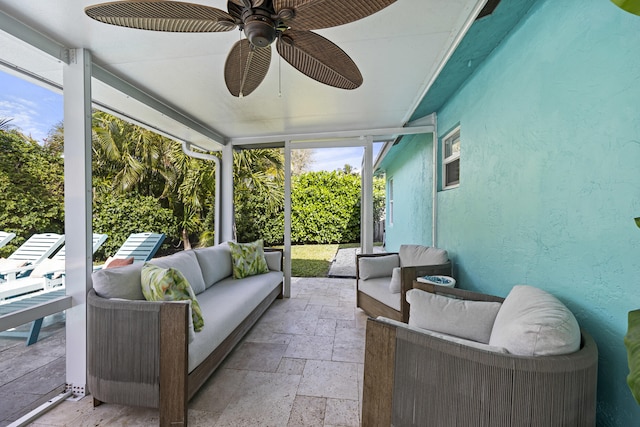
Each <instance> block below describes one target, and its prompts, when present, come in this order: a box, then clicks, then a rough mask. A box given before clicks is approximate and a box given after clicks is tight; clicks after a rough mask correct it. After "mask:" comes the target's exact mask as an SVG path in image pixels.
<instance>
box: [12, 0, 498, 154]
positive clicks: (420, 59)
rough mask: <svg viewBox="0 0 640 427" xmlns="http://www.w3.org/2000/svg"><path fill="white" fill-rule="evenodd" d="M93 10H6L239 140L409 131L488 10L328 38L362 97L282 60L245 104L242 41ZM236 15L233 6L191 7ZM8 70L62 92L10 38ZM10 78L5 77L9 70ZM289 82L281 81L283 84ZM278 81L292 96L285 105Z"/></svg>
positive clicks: (122, 99)
mask: <svg viewBox="0 0 640 427" xmlns="http://www.w3.org/2000/svg"><path fill="white" fill-rule="evenodd" d="M98 2H99V1H91V0H47V1H42V0H0V10H2V11H3V12H5V13H6V14H8V15H9V16H11V17H13V18H15V19H17V20H18V21H21V22H22V23H24V24H26V25H28V26H29V27H31V28H33V29H35V30H36V31H38V32H40V33H42V34H44V35H46V36H48V37H49V38H51V39H53V40H54V41H56V42H58V43H60V44H62V45H64V46H66V47H67V48H87V49H89V50H90V51H91V53H92V55H93V60H94V62H95V63H96V64H98V65H99V66H101V67H102V68H104V69H106V70H108V71H110V72H111V73H113V74H114V75H116V76H118V77H120V78H121V79H123V80H125V81H127V82H129V83H131V84H132V85H134V86H136V87H137V88H139V89H141V90H143V91H144V92H146V93H147V94H148V95H151V96H152V97H153V98H155V99H157V100H159V101H161V102H163V103H165V104H167V105H169V106H170V107H171V108H173V109H174V110H177V111H179V112H181V113H183V114H184V115H186V116H188V117H190V118H191V119H193V120H194V121H196V122H199V123H201V124H203V125H205V126H206V127H208V128H210V129H212V130H213V131H215V132H217V133H218V134H220V135H222V136H223V137H224V138H225V142H226V141H228V140H232V141H234V142H235V141H241V140H245V141H246V140H247V139H251V138H254V137H265V136H271V135H278V136H282V135H299V134H312V133H322V132H339V131H351V130H366V129H380V128H395V127H402V126H403V125H404V124H405V123H406V122H407V120H408V118H409V117H410V116H411V114H412V113H413V111H414V109H415V108H416V106H417V104H418V103H419V102H420V100H421V98H422V96H423V95H424V93H425V91H426V89H427V87H428V85H429V84H430V82H431V81H432V80H433V79H434V77H435V75H436V74H437V72H438V71H439V69H440V67H441V65H442V62H443V61H444V60H445V59H446V57H447V55H448V54H450V52H451V50H452V48H453V47H454V45H455V43H456V42H457V41H458V40H459V39H460V37H461V36H462V32H463V31H465V30H466V26H467V25H468V24H470V23H471V22H472V21H473V18H474V15H475V14H477V13H478V11H479V10H480V8H481V6H482V5H483V4H484V3H485V1H484V0H398V1H397V2H396V3H394V4H392V5H391V6H389V7H387V8H386V9H384V10H382V11H381V12H378V13H377V14H374V15H372V16H369V17H367V18H365V19H362V20H360V21H356V22H353V23H350V24H347V25H343V26H340V27H335V28H330V29H325V30H319V31H317V33H319V34H321V35H323V36H324V37H326V38H328V39H329V40H331V41H333V42H334V43H336V44H337V45H338V46H340V47H341V48H342V49H343V50H344V51H345V52H346V53H347V54H348V55H349V56H351V58H352V59H353V60H354V61H355V62H356V64H358V66H359V68H360V71H361V73H362V75H363V77H364V83H363V85H362V86H361V87H360V88H358V89H355V90H353V91H346V90H341V89H336V88H333V87H329V86H325V85H322V84H320V83H317V82H315V81H314V80H311V79H310V78H308V77H306V76H304V75H303V74H301V73H300V72H298V71H297V70H295V69H293V68H292V67H291V66H290V65H289V64H288V63H287V62H286V61H284V60H282V61H280V60H279V56H278V55H277V52H276V50H275V46H274V47H273V56H272V62H271V68H270V70H269V72H268V74H267V77H266V78H265V80H264V82H263V83H262V84H261V85H260V87H258V89H256V91H255V92H253V93H252V94H251V95H249V96H247V97H244V98H241V99H239V98H235V97H233V96H232V95H230V94H229V92H228V91H227V88H226V86H225V84H224V79H223V68H224V63H225V59H226V56H227V53H228V51H229V50H230V48H231V46H232V45H233V43H235V42H236V41H237V40H238V39H239V37H240V33H239V31H236V30H234V31H231V32H227V33H199V34H182V33H160V32H152V31H143V30H135V29H128V28H120V27H115V26H111V25H106V24H101V23H99V22H96V21H93V20H91V19H89V18H88V17H87V16H86V15H85V14H84V12H83V9H84V8H85V7H86V6H87V5H90V4H93V3H98ZM192 2H193V3H202V4H206V5H209V6H213V7H217V8H220V9H223V10H226V1H223V0H209V1H206V0H192ZM0 59H1V60H3V61H5V62H7V63H10V64H12V65H14V66H17V67H20V68H22V69H26V70H29V71H30V72H31V73H35V74H36V75H38V76H40V77H42V78H44V79H46V80H49V81H52V82H54V83H57V84H60V85H61V83H62V66H63V64H62V63H61V62H60V61H57V60H55V59H53V58H51V57H50V56H48V55H45V54H43V53H42V52H40V51H37V50H36V49H34V48H32V47H30V46H28V45H26V44H25V43H24V42H22V41H19V40H17V39H15V38H14V37H12V36H10V35H9V34H7V33H5V32H2V31H0ZM5 69H6V67H5ZM279 74H281V79H279ZM279 80H281V85H282V96H279V95H278V92H279ZM93 97H94V99H95V101H96V102H97V103H98V104H99V105H101V106H104V107H107V108H108V109H110V110H111V111H114V112H120V113H122V114H123V115H126V116H128V117H130V118H133V119H135V120H136V121H138V122H139V123H142V124H145V125H147V126H149V127H152V128H155V129H157V130H161V131H163V132H164V133H166V134H168V135H173V136H174V137H177V138H180V139H185V140H188V141H190V142H192V143H196V144H198V145H201V146H204V147H207V146H208V147H210V148H213V146H212V145H211V143H212V141H211V139H210V138H208V137H206V136H204V135H201V134H199V133H198V132H197V131H194V130H193V129H190V128H189V127H188V126H185V125H184V124H180V123H177V122H176V121H175V120H172V119H170V118H169V117H166V116H165V115H162V114H159V113H158V112H157V111H154V110H153V109H151V108H149V107H148V106H145V105H143V104H142V103H140V102H138V101H136V100H134V99H132V98H131V97H127V96H126V95H124V94H122V93H120V92H118V91H116V90H114V89H113V88H111V87H109V86H107V85H105V84H104V83H101V82H99V81H96V80H95V79H94V84H93Z"/></svg>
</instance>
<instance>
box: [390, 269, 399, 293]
mask: <svg viewBox="0 0 640 427" xmlns="http://www.w3.org/2000/svg"><path fill="white" fill-rule="evenodd" d="M389 292H391V293H392V294H399V293H400V292H402V270H401V269H400V267H396V268H394V269H393V273H391V281H390V282H389Z"/></svg>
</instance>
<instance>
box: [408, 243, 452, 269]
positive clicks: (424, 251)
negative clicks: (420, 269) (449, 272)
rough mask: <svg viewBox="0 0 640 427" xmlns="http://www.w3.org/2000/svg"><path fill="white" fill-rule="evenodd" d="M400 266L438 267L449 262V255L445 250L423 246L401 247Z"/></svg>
mask: <svg viewBox="0 0 640 427" xmlns="http://www.w3.org/2000/svg"><path fill="white" fill-rule="evenodd" d="M398 255H400V266H401V267H415V266H420V265H438V264H445V263H446V262H447V261H449V255H448V254H447V251H445V250H444V249H438V248H434V247H431V246H422V245H402V246H400V251H398Z"/></svg>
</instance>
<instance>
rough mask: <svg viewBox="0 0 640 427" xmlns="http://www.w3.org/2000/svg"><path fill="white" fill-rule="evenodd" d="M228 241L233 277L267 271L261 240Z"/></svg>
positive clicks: (237, 277)
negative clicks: (249, 241)
mask: <svg viewBox="0 0 640 427" xmlns="http://www.w3.org/2000/svg"><path fill="white" fill-rule="evenodd" d="M228 243H229V246H230V247H231V260H232V261H233V278H234V279H242V278H244V277H248V276H254V275H256V274H264V273H268V272H269V267H268V266H267V260H266V259H265V258H264V248H263V246H262V240H256V241H255V242H251V243H235V242H228Z"/></svg>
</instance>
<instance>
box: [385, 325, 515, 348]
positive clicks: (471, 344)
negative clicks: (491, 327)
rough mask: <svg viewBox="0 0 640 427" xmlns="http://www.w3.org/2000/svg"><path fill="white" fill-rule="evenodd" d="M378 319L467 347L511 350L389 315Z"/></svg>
mask: <svg viewBox="0 0 640 427" xmlns="http://www.w3.org/2000/svg"><path fill="white" fill-rule="evenodd" d="M376 320H379V321H381V322H384V323H388V324H390V325H394V326H396V327H399V328H404V329H408V330H410V331H415V332H419V333H421V334H424V335H429V336H431V337H435V338H440V339H443V340H446V341H450V342H453V343H456V344H460V345H464V346H467V347H472V348H475V349H478V350H484V351H491V352H494V353H503V354H508V353H509V352H508V351H507V349H506V348H504V347H495V346H491V345H489V344H485V343H481V342H477V341H471V340H466V339H464V338H460V337H454V336H453V335H447V334H442V333H440V332H434V331H430V330H428V329H423V328H418V327H417V326H413V325H407V324H406V323H402V322H398V321H397V320H393V319H389V318H387V317H382V316H378V317H377V319H376Z"/></svg>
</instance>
